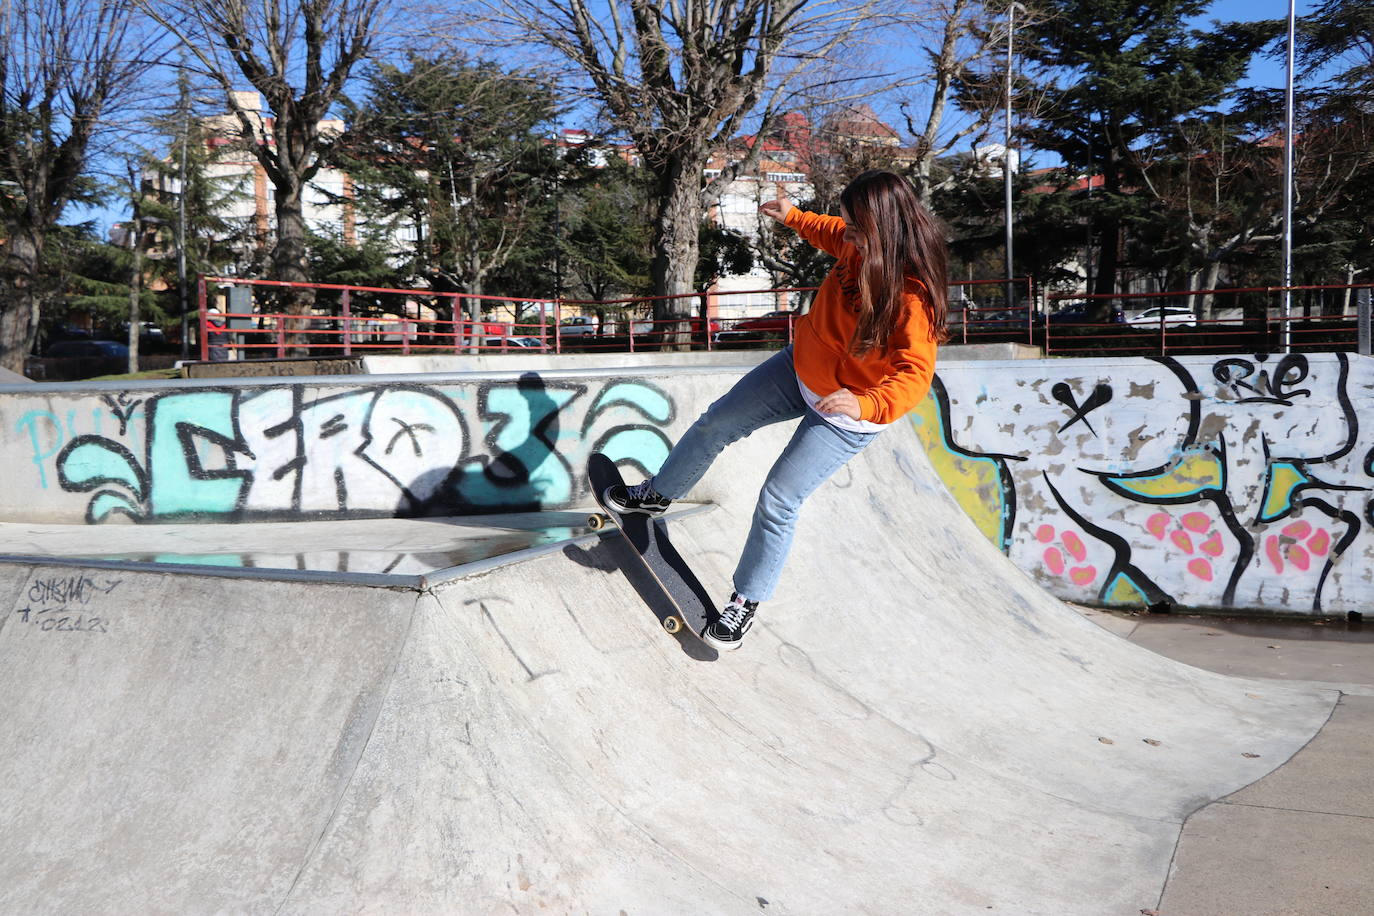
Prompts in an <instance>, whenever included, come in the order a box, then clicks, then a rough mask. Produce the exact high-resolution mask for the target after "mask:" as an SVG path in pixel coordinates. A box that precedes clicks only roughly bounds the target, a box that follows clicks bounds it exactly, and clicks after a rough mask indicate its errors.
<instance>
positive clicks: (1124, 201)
mask: <svg viewBox="0 0 1374 916" xmlns="http://www.w3.org/2000/svg"><path fill="white" fill-rule="evenodd" d="M1206 7H1207V2H1206V0H1048V2H1047V3H1045V4H1044V5H1042V7H1041V10H1042V12H1043V13H1047V14H1048V15H1044V16H1042V17H1041V18H1039V19H1036V20H1033V21H1032V23H1031V24H1030V25H1028V26H1027V31H1028V32H1029V33H1030V36H1029V37H1031V38H1032V39H1033V40H1032V41H1031V42H1030V43H1029V44H1028V45H1027V50H1026V52H1025V53H1026V56H1027V58H1028V60H1029V62H1030V63H1031V65H1032V67H1031V69H1032V71H1033V73H1034V78H1035V79H1036V80H1038V86H1036V91H1035V92H1034V93H1030V94H1027V95H1028V96H1030V97H1034V98H1036V99H1037V105H1036V106H1035V107H1034V108H1033V109H1031V108H1027V109H1026V111H1025V116H1026V119H1027V124H1026V126H1025V128H1024V135H1025V136H1026V138H1027V139H1028V140H1029V141H1030V145H1031V146H1034V147H1036V148H1039V149H1044V150H1049V151H1052V152H1054V153H1057V154H1058V155H1059V156H1060V157H1061V158H1062V159H1063V161H1064V162H1065V164H1066V167H1067V169H1068V170H1069V171H1070V172H1071V173H1073V174H1077V175H1090V176H1091V175H1099V176H1101V179H1102V186H1101V188H1100V190H1095V191H1094V193H1093V195H1092V200H1091V202H1088V201H1086V200H1085V201H1084V202H1083V203H1084V211H1085V216H1086V218H1087V219H1088V220H1089V222H1090V224H1091V228H1092V233H1093V237H1094V238H1095V240H1096V242H1097V246H1098V254H1097V263H1096V269H1095V270H1094V276H1095V288H1094V290H1093V291H1094V292H1098V293H1112V292H1116V291H1118V273H1119V270H1120V268H1121V267H1122V264H1121V255H1122V253H1123V251H1124V250H1125V244H1124V240H1125V238H1126V236H1127V233H1128V232H1132V231H1135V230H1137V229H1138V228H1139V227H1140V226H1141V225H1143V224H1145V223H1146V222H1148V221H1150V220H1151V219H1153V218H1156V217H1157V216H1158V215H1159V208H1158V207H1156V205H1155V204H1154V203H1153V202H1152V200H1151V197H1150V195H1148V194H1143V193H1140V189H1141V188H1142V186H1143V184H1144V175H1143V170H1144V167H1145V165H1146V164H1147V163H1150V162H1152V161H1153V159H1154V158H1155V156H1156V155H1158V154H1160V153H1162V152H1163V151H1165V150H1166V149H1167V146H1168V139H1169V138H1170V136H1171V131H1172V129H1173V125H1174V124H1175V123H1177V122H1178V121H1180V120H1183V119H1186V118H1188V117H1190V116H1194V115H1196V114H1198V113H1200V112H1205V111H1208V110H1212V109H1214V108H1215V107H1216V106H1218V105H1220V104H1222V103H1223V102H1224V100H1225V99H1226V97H1227V93H1228V91H1229V90H1230V89H1231V88H1232V87H1233V86H1234V84H1235V83H1236V82H1237V81H1238V80H1239V79H1240V78H1241V76H1243V75H1244V73H1245V68H1246V65H1247V63H1248V62H1249V60H1250V58H1251V57H1252V56H1253V55H1254V53H1255V52H1256V51H1257V50H1259V49H1260V48H1261V47H1263V46H1264V45H1265V44H1266V43H1267V42H1268V41H1269V40H1270V39H1271V38H1272V36H1273V34H1274V24H1273V23H1231V24H1214V26H1213V28H1211V29H1209V30H1206V31H1203V30H1198V29H1189V28H1188V27H1187V22H1188V20H1190V19H1192V18H1193V17H1196V16H1198V15H1200V14H1202V13H1203V12H1204V11H1205V9H1206Z"/></svg>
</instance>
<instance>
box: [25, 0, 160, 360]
mask: <svg viewBox="0 0 1374 916" xmlns="http://www.w3.org/2000/svg"><path fill="white" fill-rule="evenodd" d="M137 25H138V18H137V17H136V15H135V11H134V9H133V2H132V0H5V2H4V3H3V4H0V237H3V238H4V240H5V244H4V247H3V256H2V257H0V365H3V366H4V367H5V368H7V369H11V370H13V371H15V372H22V371H23V368H24V357H25V356H26V355H27V354H28V352H29V350H30V349H32V347H33V342H34V336H35V334H36V333H37V330H38V316H39V312H40V309H41V307H42V304H43V300H44V297H45V291H44V289H43V280H42V278H43V264H44V249H45V247H46V243H47V240H48V237H49V234H50V233H51V231H52V229H53V227H54V226H56V225H57V222H58V220H59V219H60V218H61V217H62V214H63V211H64V210H65V209H66V208H67V205H68V204H70V203H71V202H72V201H73V199H75V198H76V197H77V196H79V195H80V194H82V193H83V191H84V190H86V189H85V187H84V185H83V182H84V179H85V177H86V174H87V163H88V159H89V156H90V154H91V147H92V143H93V141H94V138H95V137H96V135H97V133H99V132H100V131H101V130H102V129H103V127H104V126H105V125H104V124H103V123H102V120H101V119H102V117H103V116H104V115H105V114H106V113H107V111H108V110H109V109H111V108H112V107H114V106H115V105H117V104H118V103H119V100H120V99H121V98H122V97H123V96H124V95H125V94H127V93H129V92H131V91H133V90H134V88H135V87H136V86H137V85H138V84H139V80H140V78H141V77H142V75H143V74H144V73H145V72H146V70H147V69H148V67H149V66H151V64H152V62H153V61H152V54H151V53H150V45H149V39H148V36H147V35H145V34H142V33H140V31H139V30H138V28H137Z"/></svg>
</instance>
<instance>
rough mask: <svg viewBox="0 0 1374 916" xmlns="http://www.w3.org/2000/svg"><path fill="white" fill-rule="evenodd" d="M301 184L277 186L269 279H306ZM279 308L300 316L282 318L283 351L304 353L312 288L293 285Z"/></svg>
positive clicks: (306, 280) (306, 281)
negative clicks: (284, 324) (274, 229)
mask: <svg viewBox="0 0 1374 916" xmlns="http://www.w3.org/2000/svg"><path fill="white" fill-rule="evenodd" d="M303 188H304V185H303V183H300V182H297V183H295V184H294V186H293V187H291V188H290V189H289V190H284V189H283V188H281V187H280V186H278V187H277V189H276V191H277V244H276V247H275V248H273V250H272V278H273V279H274V280H283V281H285V282H288V283H308V282H310V266H309V263H308V262H307V260H306V251H305V212H304V206H303V199H302V196H301V192H302V190H303ZM281 301H282V305H283V309H282V310H283V311H285V312H286V313H287V314H289V315H299V316H302V317H300V318H291V319H287V320H286V347H287V353H289V354H290V355H292V356H308V355H309V354H310V341H309V339H308V335H306V334H305V333H303V330H304V328H305V327H306V322H307V320H308V319H306V318H305V317H303V316H306V315H309V314H310V311H311V309H312V308H314V305H315V291H314V290H313V289H304V288H298V287H293V288H290V289H288V290H286V291H285V292H284V293H283V295H282V298H281Z"/></svg>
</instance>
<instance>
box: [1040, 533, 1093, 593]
mask: <svg viewBox="0 0 1374 916" xmlns="http://www.w3.org/2000/svg"><path fill="white" fill-rule="evenodd" d="M1056 536H1057V537H1058V539H1059V546H1055V545H1054V543H1053V542H1054V540H1055V538H1056ZM1035 539H1036V540H1037V541H1039V542H1040V543H1042V544H1045V545H1047V546H1046V547H1045V551H1044V553H1043V554H1042V555H1041V557H1042V559H1043V560H1044V561H1045V568H1046V569H1048V570H1049V571H1050V573H1051V574H1052V575H1055V576H1062V575H1064V572H1065V570H1067V571H1068V574H1069V581H1070V582H1072V583H1073V584H1074V585H1089V584H1091V583H1092V581H1093V580H1094V579H1096V578H1097V567H1096V566H1093V565H1092V564H1091V563H1088V562H1086V561H1087V559H1088V548H1087V547H1086V546H1085V545H1084V544H1083V539H1082V538H1081V537H1079V536H1078V535H1077V534H1076V533H1075V532H1073V531H1064V532H1062V533H1060V532H1059V531H1056V530H1055V527H1054V526H1053V525H1041V526H1040V527H1039V528H1037V529H1036V531H1035ZM1065 553H1067V554H1068V557H1069V560H1072V561H1074V562H1076V563H1077V564H1078V565H1077V566H1069V563H1068V561H1067V560H1065V558H1064V555H1065Z"/></svg>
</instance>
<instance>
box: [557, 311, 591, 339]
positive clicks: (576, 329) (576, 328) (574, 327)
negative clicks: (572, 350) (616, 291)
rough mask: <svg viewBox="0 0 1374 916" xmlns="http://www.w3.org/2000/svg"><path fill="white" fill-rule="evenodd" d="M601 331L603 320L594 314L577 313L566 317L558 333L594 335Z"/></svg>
mask: <svg viewBox="0 0 1374 916" xmlns="http://www.w3.org/2000/svg"><path fill="white" fill-rule="evenodd" d="M600 331H601V322H599V321H598V320H597V319H596V317H595V316H593V315H575V316H573V317H572V318H564V319H563V323H562V325H560V326H559V329H558V333H559V334H561V335H562V336H564V337H594V336H595V335H596V334H598V333H600Z"/></svg>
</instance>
